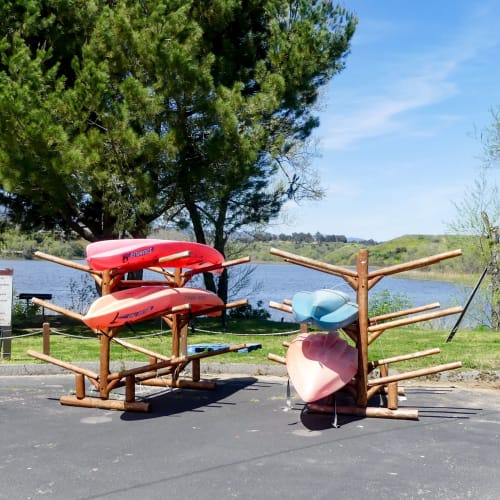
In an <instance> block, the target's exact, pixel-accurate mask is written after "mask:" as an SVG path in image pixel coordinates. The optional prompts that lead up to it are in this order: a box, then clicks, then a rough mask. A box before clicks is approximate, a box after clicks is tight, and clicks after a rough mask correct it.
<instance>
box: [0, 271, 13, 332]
mask: <svg viewBox="0 0 500 500" xmlns="http://www.w3.org/2000/svg"><path fill="white" fill-rule="evenodd" d="M13 276H14V271H13V270H12V269H0V327H3V326H11V324H12V281H13Z"/></svg>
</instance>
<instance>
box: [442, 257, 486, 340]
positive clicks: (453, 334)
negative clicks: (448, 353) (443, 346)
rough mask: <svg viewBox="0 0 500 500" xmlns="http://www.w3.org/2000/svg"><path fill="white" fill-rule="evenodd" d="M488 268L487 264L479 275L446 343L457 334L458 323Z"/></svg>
mask: <svg viewBox="0 0 500 500" xmlns="http://www.w3.org/2000/svg"><path fill="white" fill-rule="evenodd" d="M488 267H489V264H487V265H486V267H485V268H484V271H483V273H482V274H481V276H480V277H479V280H478V282H477V283H476V286H475V287H474V290H472V292H471V294H470V295H469V298H468V299H467V302H466V303H465V306H464V308H463V310H462V312H461V314H460V316H459V317H458V319H457V322H456V323H455V326H454V327H453V328H452V329H451V331H450V334H449V335H448V338H447V339H446V342H451V340H452V339H453V337H454V336H455V333H457V330H458V327H459V325H460V322H461V321H462V318H463V317H464V315H465V312H466V311H467V308H468V307H469V305H470V303H471V302H472V299H473V298H474V295H476V292H477V291H478V289H479V287H480V286H481V282H482V281H483V279H484V277H485V276H486V273H487V272H488Z"/></svg>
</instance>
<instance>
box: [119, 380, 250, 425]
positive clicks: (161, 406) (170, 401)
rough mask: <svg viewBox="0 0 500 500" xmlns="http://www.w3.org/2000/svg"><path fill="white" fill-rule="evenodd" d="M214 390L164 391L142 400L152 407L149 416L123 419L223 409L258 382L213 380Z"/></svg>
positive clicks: (126, 414)
mask: <svg viewBox="0 0 500 500" xmlns="http://www.w3.org/2000/svg"><path fill="white" fill-rule="evenodd" d="M215 382H216V383H217V387H216V388H215V390H197V389H167V390H163V391H161V392H155V393H154V394H152V395H151V396H148V397H145V398H144V399H143V401H144V402H148V403H150V404H151V411H150V412H149V413H138V412H123V414H122V415H121V418H122V420H130V421H132V420H148V419H152V418H159V417H168V416H172V415H176V414H178V413H185V412H203V411H205V409H206V408H208V407H210V408H217V407H220V408H222V407H223V406H228V405H229V406H232V405H235V404H236V403H233V402H229V401H224V400H225V399H227V398H229V397H230V396H231V395H232V394H234V393H236V392H238V391H242V390H258V387H259V384H257V382H258V379H256V378H254V377H244V378H236V379H231V380H223V381H220V380H215ZM137 396H140V393H138V394H137Z"/></svg>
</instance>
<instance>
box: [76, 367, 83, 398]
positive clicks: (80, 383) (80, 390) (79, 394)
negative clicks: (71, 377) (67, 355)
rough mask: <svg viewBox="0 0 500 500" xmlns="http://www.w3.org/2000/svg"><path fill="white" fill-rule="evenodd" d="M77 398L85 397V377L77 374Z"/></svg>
mask: <svg viewBox="0 0 500 500" xmlns="http://www.w3.org/2000/svg"><path fill="white" fill-rule="evenodd" d="M75 396H76V398H77V399H83V398H84V397H85V377H84V376H83V375H82V374H81V373H76V374H75Z"/></svg>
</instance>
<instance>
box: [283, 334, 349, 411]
mask: <svg viewBox="0 0 500 500" xmlns="http://www.w3.org/2000/svg"><path fill="white" fill-rule="evenodd" d="M286 366H287V371H288V375H289V377H290V381H291V382H292V384H293V386H294V387H295V390H296V391H297V394H298V395H299V396H300V398H301V399H302V400H303V401H305V402H306V403H311V402H313V401H318V400H319V399H322V398H324V397H326V396H329V395H330V394H333V393H334V392H337V391H338V390H339V389H341V388H342V387H344V386H345V385H346V384H348V383H349V382H350V381H351V380H352V378H353V377H354V376H355V375H356V372H357V369H358V351H357V349H356V348H354V347H352V346H350V345H349V344H348V343H347V342H346V341H345V340H344V339H341V338H340V336H339V334H338V332H330V333H327V334H324V333H315V334H307V333H303V334H301V335H299V336H298V337H296V338H295V339H294V340H293V341H292V342H291V344H290V346H289V348H288V350H287V354H286Z"/></svg>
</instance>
